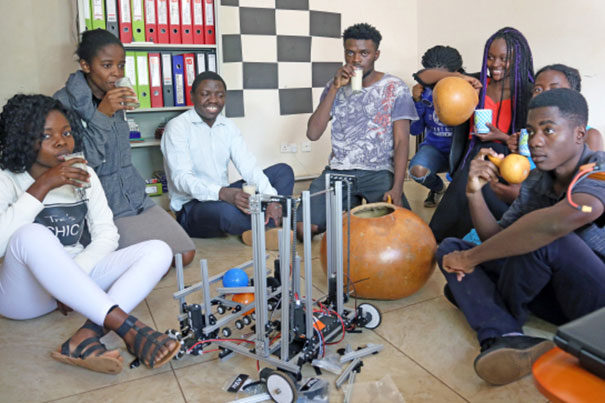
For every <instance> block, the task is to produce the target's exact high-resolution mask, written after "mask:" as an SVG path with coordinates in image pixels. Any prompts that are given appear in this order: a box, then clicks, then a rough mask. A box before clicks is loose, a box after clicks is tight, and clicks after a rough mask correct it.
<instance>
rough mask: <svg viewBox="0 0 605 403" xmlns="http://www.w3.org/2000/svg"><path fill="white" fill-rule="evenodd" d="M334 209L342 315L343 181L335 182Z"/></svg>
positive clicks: (337, 300)
mask: <svg viewBox="0 0 605 403" xmlns="http://www.w3.org/2000/svg"><path fill="white" fill-rule="evenodd" d="M334 191H335V194H334V210H333V211H332V214H333V217H334V228H333V231H334V235H333V236H332V239H333V240H334V245H333V249H332V251H333V253H334V255H335V256H334V261H335V266H336V267H335V268H334V269H335V270H336V312H338V314H339V315H341V316H342V310H343V306H344V298H343V286H344V282H343V267H342V182H341V181H338V182H336V183H334Z"/></svg>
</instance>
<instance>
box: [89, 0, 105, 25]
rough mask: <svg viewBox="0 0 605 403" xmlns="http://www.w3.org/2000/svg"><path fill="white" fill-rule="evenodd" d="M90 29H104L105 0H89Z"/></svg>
mask: <svg viewBox="0 0 605 403" xmlns="http://www.w3.org/2000/svg"><path fill="white" fill-rule="evenodd" d="M90 13H91V19H92V29H97V28H101V29H105V1H103V0H90Z"/></svg>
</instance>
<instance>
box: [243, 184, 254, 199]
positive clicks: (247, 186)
mask: <svg viewBox="0 0 605 403" xmlns="http://www.w3.org/2000/svg"><path fill="white" fill-rule="evenodd" d="M242 190H243V191H244V193H248V194H249V195H250V196H254V195H255V194H256V185H255V184H254V183H248V182H244V184H243V185H242Z"/></svg>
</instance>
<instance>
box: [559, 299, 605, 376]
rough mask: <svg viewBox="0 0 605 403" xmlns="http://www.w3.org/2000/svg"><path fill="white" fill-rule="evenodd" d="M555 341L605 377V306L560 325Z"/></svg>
mask: <svg viewBox="0 0 605 403" xmlns="http://www.w3.org/2000/svg"><path fill="white" fill-rule="evenodd" d="M554 341H555V344H556V345H557V346H559V347H560V348H561V349H563V350H565V351H567V352H568V353H570V354H572V355H574V356H576V357H578V359H579V360H580V365H581V366H582V367H584V368H585V369H587V370H588V371H590V372H592V373H593V374H595V375H598V376H599V377H601V378H603V379H605V308H601V309H599V310H597V311H594V312H593V313H590V314H588V315H586V316H583V317H581V318H579V319H576V320H574V321H572V322H569V323H567V324H565V325H562V326H560V327H559V328H558V329H557V333H556V335H555V339H554Z"/></svg>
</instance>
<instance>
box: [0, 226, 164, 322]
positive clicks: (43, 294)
mask: <svg viewBox="0 0 605 403" xmlns="http://www.w3.org/2000/svg"><path fill="white" fill-rule="evenodd" d="M171 260H172V251H171V250H170V247H168V245H167V244H166V243H164V242H162V241H157V240H152V241H146V242H141V243H138V244H136V245H132V246H130V247H128V248H125V249H122V250H119V251H116V252H113V253H111V254H110V255H108V256H106V257H105V258H103V259H102V260H101V261H100V262H99V263H98V264H97V265H96V266H95V267H94V268H93V270H92V271H91V273H90V275H88V274H86V273H85V272H84V271H82V269H80V267H79V266H78V265H77V264H76V263H75V262H74V260H73V259H72V257H71V256H70V255H69V254H68V253H67V252H66V251H65V249H63V245H61V243H60V242H59V240H58V239H57V238H56V237H55V236H54V235H53V234H52V233H51V232H50V231H49V230H48V229H47V228H46V227H44V226H42V225H39V224H28V225H25V226H23V227H22V228H20V229H19V230H18V231H16V232H15V233H14V234H13V236H12V237H11V239H10V241H9V243H8V247H7V249H6V254H5V256H4V263H3V264H2V266H0V315H3V316H5V317H7V318H11V319H31V318H36V317H38V316H41V315H44V314H46V313H48V312H51V311H53V310H55V309H56V308H57V300H58V301H61V302H63V303H64V304H65V305H67V306H69V307H71V308H72V309H73V310H74V311H76V312H79V313H80V314H82V315H83V316H85V317H86V318H88V319H90V320H91V321H93V322H94V323H96V324H98V325H100V326H103V322H104V321H105V316H106V315H107V311H109V309H110V308H111V307H112V306H114V305H118V306H119V307H120V308H121V309H122V310H123V311H125V312H130V311H131V310H132V309H134V308H135V307H136V306H137V305H138V304H139V303H140V302H141V301H142V300H143V299H144V298H145V297H146V296H147V295H148V294H149V293H150V292H151V290H153V287H155V285H156V284H157V283H158V282H159V281H160V279H161V278H162V276H163V275H164V274H165V273H166V272H167V271H168V269H169V268H170V262H171Z"/></svg>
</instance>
